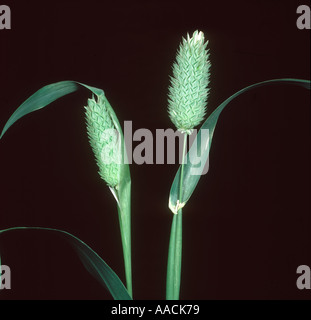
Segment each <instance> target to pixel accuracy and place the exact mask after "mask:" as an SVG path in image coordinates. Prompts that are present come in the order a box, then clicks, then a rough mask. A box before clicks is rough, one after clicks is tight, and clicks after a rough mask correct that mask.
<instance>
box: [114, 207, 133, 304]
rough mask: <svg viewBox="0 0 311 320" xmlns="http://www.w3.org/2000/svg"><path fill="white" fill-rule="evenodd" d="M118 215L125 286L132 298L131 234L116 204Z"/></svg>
mask: <svg viewBox="0 0 311 320" xmlns="http://www.w3.org/2000/svg"><path fill="white" fill-rule="evenodd" d="M118 216H119V224H120V232H121V241H122V248H123V257H124V269H125V280H126V288H127V291H128V293H129V295H130V296H131V298H133V289H132V261H131V260H132V258H131V235H130V233H129V230H130V226H127V225H126V224H128V223H129V221H124V217H123V215H122V211H121V209H120V207H119V206H118Z"/></svg>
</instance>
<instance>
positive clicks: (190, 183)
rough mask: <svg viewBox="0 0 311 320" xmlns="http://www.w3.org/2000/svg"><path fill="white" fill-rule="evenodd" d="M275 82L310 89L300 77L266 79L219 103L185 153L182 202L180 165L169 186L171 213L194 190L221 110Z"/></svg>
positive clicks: (184, 202)
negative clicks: (256, 89) (245, 94)
mask: <svg viewBox="0 0 311 320" xmlns="http://www.w3.org/2000/svg"><path fill="white" fill-rule="evenodd" d="M275 84H292V85H298V86H301V87H304V88H306V89H309V90H310V84H311V82H310V80H300V79H273V80H267V81H263V82H259V83H255V84H253V85H250V86H248V87H246V88H244V89H242V90H240V91H238V92H236V93H235V94H233V95H232V96H230V97H229V98H228V99H226V100H225V101H224V102H223V103H221V104H220V105H219V106H218V107H217V109H215V111H214V112H213V113H212V114H211V115H210V116H209V117H208V118H207V119H206V120H205V122H204V123H203V125H202V126H201V128H200V130H199V132H198V134H197V136H196V138H195V140H194V142H193V144H192V146H191V148H190V150H189V152H188V153H187V158H186V163H185V164H184V170H183V186H182V190H183V194H182V203H179V201H178V200H179V194H178V193H179V181H180V174H181V167H179V169H178V171H177V173H176V175H175V178H174V181H173V184H172V186H171V190H170V195H169V208H170V209H171V211H172V212H173V213H175V214H176V213H177V211H178V209H179V208H182V207H184V206H185V204H186V203H187V201H188V200H189V199H190V197H191V195H192V193H193V191H194V190H195V188H196V186H197V184H198V182H199V180H200V177H201V175H202V172H203V170H204V167H205V165H207V159H208V156H209V152H210V148H211V144H212V139H213V135H214V131H215V127H216V124H217V121H218V118H219V116H220V114H221V112H222V111H223V109H224V108H225V107H226V106H227V105H228V104H229V103H230V102H231V101H232V100H233V99H235V98H237V97H238V96H240V95H241V94H243V93H245V92H247V91H249V90H251V89H255V88H258V87H261V86H266V85H275ZM203 129H207V130H209V134H208V135H207V134H205V133H206V131H205V132H204V130H203ZM196 158H199V159H200V162H199V163H197V164H195V163H194V164H192V163H191V162H194V161H193V160H194V159H196Z"/></svg>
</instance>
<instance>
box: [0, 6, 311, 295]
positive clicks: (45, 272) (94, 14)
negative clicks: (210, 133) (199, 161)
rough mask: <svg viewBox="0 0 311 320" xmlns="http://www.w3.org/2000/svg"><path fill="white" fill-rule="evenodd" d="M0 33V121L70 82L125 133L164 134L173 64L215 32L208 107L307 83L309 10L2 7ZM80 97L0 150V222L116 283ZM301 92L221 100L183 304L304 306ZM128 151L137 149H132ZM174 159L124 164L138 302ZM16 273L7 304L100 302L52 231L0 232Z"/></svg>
mask: <svg viewBox="0 0 311 320" xmlns="http://www.w3.org/2000/svg"><path fill="white" fill-rule="evenodd" d="M5 4H7V5H9V6H10V8H11V11H12V29H11V30H1V31H0V45H1V50H0V58H1V60H0V63H1V73H0V77H1V90H0V127H1V128H2V127H3V126H4V124H5V122H6V121H7V119H8V118H9V116H10V115H11V114H12V112H13V111H14V110H15V109H16V108H17V107H18V106H19V105H20V104H21V103H22V102H23V101H24V100H25V99H26V98H27V97H29V96H30V95H31V94H32V93H34V92H35V91H36V90H38V89H39V88H41V87H42V86H44V85H47V84H49V83H53V82H57V81H61V80H76V81H80V82H83V83H86V84H89V85H92V86H95V87H98V88H102V89H104V91H105V93H106V95H107V97H108V99H109V101H110V103H111V104H112V106H113V107H114V109H115V111H116V113H117V115H118V118H119V120H120V121H121V122H123V121H124V120H132V121H133V130H136V129H139V128H148V129H149V130H151V131H152V132H153V133H154V134H155V130H156V129H157V128H159V129H161V128H162V129H166V128H170V127H172V124H171V123H170V121H169V118H168V115H167V112H166V108H167V88H168V85H169V75H170V74H171V66H172V63H173V61H174V58H175V54H176V50H177V48H178V45H179V42H180V40H181V37H182V36H185V35H186V33H187V32H190V33H192V32H193V31H194V30H196V29H199V30H202V31H203V32H204V33H205V35H206V37H207V38H208V39H209V41H210V42H209V48H210V54H211V56H210V57H211V58H210V59H211V63H212V68H211V94H210V98H209V102H208V114H209V113H210V112H212V111H213V110H214V109H215V108H216V107H217V106H218V105H219V104H220V103H221V102H222V101H223V100H225V99H226V98H227V97H229V95H231V94H233V93H234V92H236V91H237V90H239V89H241V88H243V87H245V86H247V85H250V84H252V83H255V82H259V81H263V80H268V79H273V78H283V77H292V78H301V79H310V38H309V36H310V31H309V30H298V29H297V27H296V19H297V17H298V15H297V13H296V9H297V7H298V5H301V4H309V5H310V3H308V1H294V0H290V1H284V0H283V1H277V0H274V1H271V0H270V1H234V2H232V1H204V2H199V1H190V2H188V3H187V4H183V3H182V2H171V1H166V2H163V3H161V2H159V1H141V2H138V1H128V2H126V4H124V3H122V2H119V1H83V2H82V1H81V2H80V1H61V2H59V3H58V2H55V1H44V2H41V3H35V2H29V1H24V2H20V3H18V4H17V2H16V1H14V2H13V1H6V3H5ZM88 97H89V94H88V92H86V91H83V90H82V91H81V92H78V93H74V94H71V95H69V96H67V97H64V98H62V99H60V100H58V101H57V102H55V103H53V104H52V105H50V106H49V107H48V108H46V109H44V110H41V111H38V112H35V113H33V114H31V115H29V116H27V117H25V118H24V119H22V120H21V121H19V122H18V123H16V124H15V125H14V126H13V127H12V128H10V129H9V131H8V132H7V133H6V135H5V136H4V138H3V139H2V140H1V141H0V155H1V158H0V159H1V160H0V161H1V166H0V176H1V202H0V229H4V228H9V227H13V226H42V227H51V228H59V229H62V230H65V231H68V232H71V233H72V234H74V235H76V236H78V237H79V238H80V239H82V240H83V241H84V242H86V243H87V244H88V245H89V246H91V247H92V248H93V249H94V250H95V251H96V252H98V253H99V254H100V255H101V256H102V257H103V259H104V260H105V261H106V262H107V263H108V264H109V265H110V266H111V267H112V268H113V269H114V270H115V272H116V273H117V274H118V275H119V276H120V277H121V279H124V276H123V260H122V249H121V242H120V237H119V227H118V218H117V212H116V207H115V202H114V199H113V197H112V195H111V193H110V192H109V190H108V188H107V187H106V186H105V184H104V183H103V182H102V181H101V180H100V178H99V176H98V175H97V167H96V164H95V161H94V158H93V154H92V151H91V148H90V146H89V144H88V141H87V136H86V130H85V121H84V109H83V106H84V105H85V104H86V101H87V98H88ZM309 110H310V95H309V92H308V91H307V90H305V89H302V88H300V87H292V86H273V87H267V88H260V89H258V90H254V91H252V92H249V93H247V94H245V95H243V96H241V97H240V98H238V99H237V100H236V101H234V102H233V103H231V104H230V105H229V107H228V108H227V109H226V110H225V111H224V112H223V114H222V115H221V117H220V120H219V123H218V125H217V128H216V131H215V135H214V142H213V146H212V150H211V155H210V171H209V172H208V174H207V175H205V176H204V177H202V179H201V181H200V183H199V185H198V188H197V190H196V191H195V193H194V194H193V196H192V198H191V200H190V201H189V203H188V204H187V206H186V208H185V209H184V230H183V232H184V233H183V235H184V248H183V249H184V251H183V269H182V271H183V273H182V287H181V298H182V299H297V298H301V299H310V297H311V293H310V291H308V290H304V291H300V290H298V289H297V287H296V279H297V274H296V269H297V267H298V266H299V265H302V264H307V265H309V266H311V257H310V247H311V243H310V242H311V241H310V240H311V238H310V237H311V236H310V223H311V216H310V201H309V196H310V111H309ZM137 144H138V143H137V142H135V143H134V147H135V146H136V145H137ZM176 170H177V165H136V164H133V165H132V166H131V176H132V188H133V189H132V246H133V281H134V297H135V298H136V299H164V298H165V278H166V262H167V247H168V240H169V232H170V224H171V218H172V214H171V212H170V211H169V209H168V207H167V204H168V194H169V189H170V186H171V183H172V181H173V177H174V174H175V172H176ZM0 243H1V257H2V263H3V264H6V265H9V266H10V267H11V272H12V289H11V290H10V291H9V290H7V291H2V292H0V298H1V299H2V298H4V299H110V295H109V294H107V293H106V291H105V290H104V289H103V288H102V287H101V285H100V284H98V283H97V282H96V280H94V279H93V278H92V277H91V276H90V275H89V274H88V273H87V272H86V271H85V269H84V268H83V266H82V264H81V263H80V261H79V259H78V258H77V257H76V255H75V254H74V253H73V251H72V250H71V248H70V247H69V245H68V244H66V243H65V242H64V241H63V240H62V239H60V238H55V237H54V236H52V235H50V234H45V233H40V232H37V233H34V232H22V231H21V232H16V233H15V234H14V233H12V234H7V235H3V236H1V238H0Z"/></svg>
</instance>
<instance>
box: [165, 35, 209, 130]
mask: <svg viewBox="0 0 311 320" xmlns="http://www.w3.org/2000/svg"><path fill="white" fill-rule="evenodd" d="M207 44H208V41H207V42H206V43H204V34H203V32H198V31H195V32H194V33H193V35H192V37H191V38H190V36H189V34H187V39H184V38H183V39H182V43H181V44H180V46H179V50H178V52H177V55H176V62H175V63H174V64H173V77H171V79H170V80H171V85H170V87H169V99H168V112H169V117H170V119H171V120H172V122H173V123H174V125H175V126H176V128H177V129H178V130H180V131H182V132H187V133H191V131H192V129H193V128H194V127H195V126H197V125H199V124H200V122H201V121H202V120H203V119H204V116H205V113H206V104H207V98H208V94H209V88H208V85H209V75H210V73H209V69H210V61H209V60H208V58H209V53H208V50H207V49H206V46H207Z"/></svg>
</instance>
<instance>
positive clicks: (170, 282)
mask: <svg viewBox="0 0 311 320" xmlns="http://www.w3.org/2000/svg"><path fill="white" fill-rule="evenodd" d="M186 146H187V134H184V143H183V153H182V163H181V172H180V182H179V203H182V191H183V190H182V185H183V174H184V160H185V155H186ZM181 262H182V209H181V208H180V209H179V210H178V211H177V214H174V216H173V221H172V228H171V235H170V242H169V252H168V263H167V279H166V299H167V300H179V294H180V279H181Z"/></svg>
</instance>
